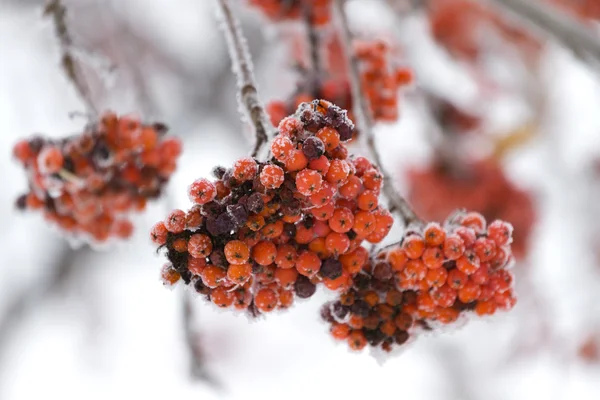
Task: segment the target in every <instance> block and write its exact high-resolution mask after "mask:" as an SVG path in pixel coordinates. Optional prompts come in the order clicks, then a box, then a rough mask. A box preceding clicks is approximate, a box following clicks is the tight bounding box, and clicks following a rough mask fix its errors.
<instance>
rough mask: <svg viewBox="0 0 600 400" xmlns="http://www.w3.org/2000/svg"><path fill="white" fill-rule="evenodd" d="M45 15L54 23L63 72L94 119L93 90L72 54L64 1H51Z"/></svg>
mask: <svg viewBox="0 0 600 400" xmlns="http://www.w3.org/2000/svg"><path fill="white" fill-rule="evenodd" d="M44 15H45V16H48V17H50V18H52V21H53V23H54V31H55V34H56V37H57V38H58V43H59V45H60V51H61V53H62V54H61V65H62V68H63V71H64V72H65V74H66V76H67V78H68V79H69V81H71V83H72V84H73V86H74V87H75V90H76V91H77V93H78V94H79V97H80V98H81V99H82V100H83V102H84V103H85V105H86V108H87V111H88V112H89V113H91V114H92V116H93V117H97V116H98V109H97V108H96V106H95V105H94V102H93V100H92V93H91V89H90V87H89V85H88V84H87V82H86V80H85V77H84V74H83V69H82V68H81V65H79V62H78V61H77V60H76V58H75V57H74V56H73V55H72V54H71V48H72V47H73V39H72V37H71V33H70V32H69V28H68V26H67V18H66V17H67V8H66V7H65V6H64V4H63V3H62V0H49V1H48V3H47V4H46V7H45V8H44Z"/></svg>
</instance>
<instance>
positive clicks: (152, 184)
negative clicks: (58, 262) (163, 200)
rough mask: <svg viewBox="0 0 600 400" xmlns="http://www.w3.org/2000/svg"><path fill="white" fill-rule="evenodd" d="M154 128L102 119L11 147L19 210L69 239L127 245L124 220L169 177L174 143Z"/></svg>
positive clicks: (128, 224)
mask: <svg viewBox="0 0 600 400" xmlns="http://www.w3.org/2000/svg"><path fill="white" fill-rule="evenodd" d="M166 131H167V128H166V127H165V126H164V125H162V124H149V125H147V124H142V123H141V122H140V121H139V120H138V119H136V118H133V117H128V116H123V117H119V116H117V115H116V114H114V113H106V114H105V115H103V116H102V117H101V118H100V120H99V121H98V122H94V123H91V124H90V125H89V126H87V127H86V128H85V130H84V131H83V133H81V134H79V135H76V136H72V137H68V138H65V139H59V140H53V139H47V138H43V137H41V136H34V137H32V138H30V139H24V140H21V141H19V142H18V143H17V144H16V145H15V146H14V149H13V154H14V156H15V157H16V158H17V159H18V160H19V161H20V162H21V164H22V165H23V167H24V168H25V170H26V172H27V176H28V180H29V192H28V193H27V194H24V195H22V196H20V197H19V198H18V199H17V207H18V208H19V209H23V210H24V209H27V210H39V211H41V212H42V213H43V215H44V218H45V219H46V220H48V221H50V222H52V223H55V224H56V225H57V226H58V227H59V228H60V229H61V230H62V231H63V232H65V233H67V234H69V235H71V236H73V237H74V238H77V239H80V240H84V241H88V242H96V243H102V242H106V241H107V240H108V239H109V238H121V239H123V238H127V237H129V236H130V235H131V234H132V232H133V225H132V223H131V221H130V220H129V218H128V214H129V213H131V212H132V211H141V210H143V209H144V208H145V206H146V202H147V200H148V199H154V198H157V197H158V196H159V195H160V193H161V190H162V188H163V186H164V185H165V184H166V183H167V182H168V180H169V178H170V176H171V174H172V173H173V172H174V171H175V168H176V162H177V158H178V157H179V154H180V153H181V144H180V142H179V140H178V139H176V138H165V137H164V136H165V133H166Z"/></svg>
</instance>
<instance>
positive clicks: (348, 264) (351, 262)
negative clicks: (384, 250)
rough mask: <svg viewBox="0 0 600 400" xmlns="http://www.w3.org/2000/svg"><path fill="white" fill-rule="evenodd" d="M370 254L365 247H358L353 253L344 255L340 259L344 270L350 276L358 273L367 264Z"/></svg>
mask: <svg viewBox="0 0 600 400" xmlns="http://www.w3.org/2000/svg"><path fill="white" fill-rule="evenodd" d="M368 258H369V252H368V251H367V249H365V248H364V247H358V248H357V249H356V250H354V251H353V252H351V253H346V254H342V255H340V257H339V260H340V262H341V263H342V267H343V268H344V270H345V271H346V272H348V273H350V274H356V273H358V272H359V271H360V270H361V269H362V268H363V266H364V265H365V264H366V262H367V260H368Z"/></svg>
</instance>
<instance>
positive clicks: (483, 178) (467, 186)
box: [407, 160, 536, 258]
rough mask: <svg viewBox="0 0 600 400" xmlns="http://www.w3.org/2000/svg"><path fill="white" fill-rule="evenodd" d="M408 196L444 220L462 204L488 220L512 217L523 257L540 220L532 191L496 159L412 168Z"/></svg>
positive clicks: (516, 247)
mask: <svg viewBox="0 0 600 400" xmlns="http://www.w3.org/2000/svg"><path fill="white" fill-rule="evenodd" d="M407 178H408V186H409V188H408V193H407V199H408V200H409V201H410V203H411V204H412V205H413V206H414V210H415V212H416V213H417V214H418V215H420V216H421V217H423V218H425V219H427V220H430V221H440V220H442V219H443V218H445V216H446V215H448V214H449V213H451V212H452V211H453V210H455V209H458V208H464V209H468V210H477V211H478V212H480V213H481V214H483V215H484V216H485V218H487V219H488V220H495V219H501V220H504V221H511V223H512V224H513V225H514V227H515V236H514V242H513V244H512V250H513V254H514V255H515V257H516V258H522V257H524V256H525V254H526V252H527V246H528V242H529V237H530V234H531V232H532V228H533V225H534V223H535V220H536V213H535V207H534V202H533V199H532V197H531V195H530V194H529V193H528V192H527V191H524V190H522V189H520V188H518V187H516V186H515V185H514V184H513V183H512V182H510V180H509V179H508V177H507V176H506V174H505V173H504V171H503V169H502V167H501V165H499V164H498V162H497V161H494V160H484V161H477V162H472V163H468V164H466V165H464V166H458V167H455V166H452V165H445V164H444V163H442V162H434V163H433V164H431V165H429V166H427V167H426V168H422V169H414V170H411V171H409V172H408V174H407Z"/></svg>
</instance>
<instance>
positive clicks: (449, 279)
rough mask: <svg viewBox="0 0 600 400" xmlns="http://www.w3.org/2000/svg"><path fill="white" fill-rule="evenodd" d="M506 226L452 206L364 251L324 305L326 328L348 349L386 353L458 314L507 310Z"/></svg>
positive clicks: (509, 230) (509, 281)
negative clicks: (391, 241)
mask: <svg viewBox="0 0 600 400" xmlns="http://www.w3.org/2000/svg"><path fill="white" fill-rule="evenodd" d="M511 234H512V226H511V225H510V224H509V223H506V222H503V221H499V220H497V221H494V222H492V223H491V224H490V225H489V226H486V221H485V219H484V218H483V216H481V215H480V214H477V213H465V212H458V213H455V214H453V215H452V216H451V217H449V218H448V219H447V220H446V222H445V224H444V226H441V225H439V224H437V223H430V224H429V225H427V226H426V227H424V228H422V229H419V230H416V231H412V232H410V233H408V234H407V235H406V236H405V237H404V238H403V240H402V242H400V243H399V244H397V245H393V246H390V247H387V248H384V249H383V250H381V251H380V252H378V253H377V254H376V255H375V256H374V257H372V258H370V259H369V260H368V261H367V262H366V263H365V265H364V267H363V268H362V271H361V273H359V274H356V275H354V277H353V278H352V284H351V287H350V288H349V289H347V290H345V291H343V292H342V293H341V294H340V295H339V297H338V298H337V300H336V301H334V302H332V303H328V304H326V305H325V306H324V309H323V311H322V316H323V318H324V319H325V320H326V321H327V322H328V323H329V324H330V332H331V335H332V336H333V337H334V338H335V339H336V340H340V341H345V342H346V343H347V344H348V346H349V347H350V348H351V349H353V350H361V349H363V348H365V347H367V346H368V347H371V348H378V349H382V350H383V351H385V352H390V351H392V350H393V349H394V348H397V347H398V346H401V345H403V344H404V343H406V342H407V341H408V340H409V339H411V338H414V337H416V336H418V335H419V334H420V333H423V332H426V331H431V330H436V329H440V328H442V327H443V326H445V325H450V324H453V323H454V322H456V321H457V320H458V319H459V318H461V316H462V315H469V314H470V315H477V316H485V315H491V314H494V313H495V312H497V311H499V310H510V309H511V308H512V307H513V306H514V305H515V302H516V298H515V295H514V292H513V289H512V281H513V275H512V273H511V272H510V271H509V270H508V268H509V267H510V266H511V260H512V253H511V247H510V245H511V242H512V237H511Z"/></svg>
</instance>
